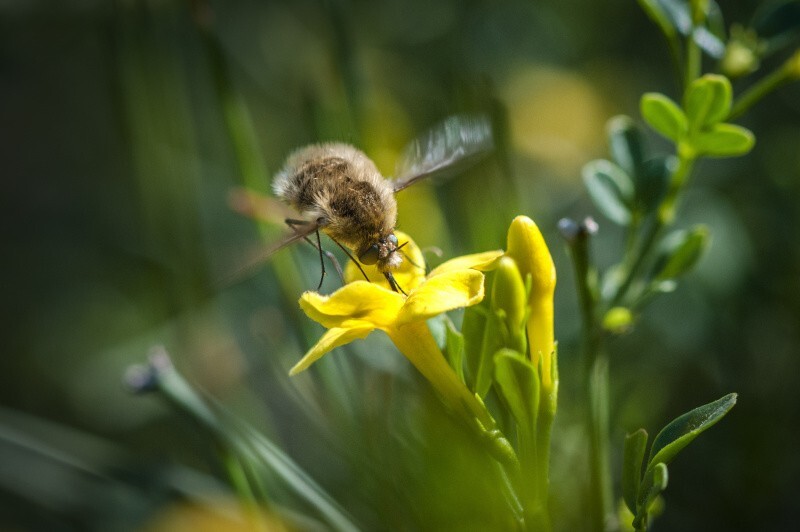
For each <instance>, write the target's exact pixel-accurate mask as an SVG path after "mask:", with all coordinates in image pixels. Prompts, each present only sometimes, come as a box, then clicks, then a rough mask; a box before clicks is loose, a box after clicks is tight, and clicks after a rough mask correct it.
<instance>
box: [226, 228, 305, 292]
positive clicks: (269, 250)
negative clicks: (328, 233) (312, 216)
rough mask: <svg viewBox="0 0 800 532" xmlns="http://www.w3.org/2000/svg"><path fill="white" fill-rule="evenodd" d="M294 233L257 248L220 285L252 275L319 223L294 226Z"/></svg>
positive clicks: (227, 284) (229, 283)
mask: <svg viewBox="0 0 800 532" xmlns="http://www.w3.org/2000/svg"><path fill="white" fill-rule="evenodd" d="M293 229H294V233H292V234H290V235H287V236H285V237H283V239H281V240H279V241H277V242H275V243H274V244H272V245H269V246H267V247H262V248H259V249H257V250H256V251H255V252H254V253H252V254H251V255H250V256H249V257H247V258H245V259H244V260H243V261H242V263H241V265H240V266H239V267H238V268H236V269H235V270H234V271H233V273H231V274H229V275H227V276H225V277H224V278H223V279H222V280H221V281H220V282H219V283H218V285H219V286H229V285H231V284H233V283H235V282H236V281H241V280H242V279H245V278H247V277H249V276H250V275H252V274H253V273H254V272H255V271H256V269H257V268H258V267H259V266H260V265H261V264H263V263H264V262H266V261H267V260H268V259H269V258H270V257H271V256H272V255H273V254H274V253H276V252H278V251H280V250H281V249H283V248H285V247H286V246H288V245H290V244H294V243H295V242H297V241H298V240H302V239H304V238H306V237H307V236H308V235H310V234H312V233H313V232H314V231H316V230H317V229H319V224H317V223H316V222H309V223H308V224H304V225H298V226H293Z"/></svg>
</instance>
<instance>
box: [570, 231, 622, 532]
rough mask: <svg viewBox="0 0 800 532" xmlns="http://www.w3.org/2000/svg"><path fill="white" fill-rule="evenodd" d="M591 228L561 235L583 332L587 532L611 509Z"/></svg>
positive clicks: (600, 526)
mask: <svg viewBox="0 0 800 532" xmlns="http://www.w3.org/2000/svg"><path fill="white" fill-rule="evenodd" d="M562 227H564V226H563V225H562ZM594 229H595V226H594V222H591V224H590V223H589V221H588V220H587V221H585V222H583V223H582V224H581V225H580V226H577V227H575V228H573V231H572V232H571V234H569V235H567V231H564V230H562V232H564V234H565V236H567V238H568V242H569V244H570V257H571V258H572V265H573V269H574V271H575V284H576V285H577V289H578V299H579V303H580V313H581V322H582V329H583V365H584V384H585V390H586V396H587V399H588V404H589V410H588V413H587V416H586V419H585V422H586V433H587V435H588V437H589V471H590V485H589V490H590V494H589V511H590V512H589V515H590V519H591V530H604V529H605V523H606V521H607V519H608V518H609V517H611V516H613V509H614V506H613V500H612V492H611V466H610V456H609V452H608V447H609V445H608V435H609V429H608V359H607V357H606V355H605V354H604V353H603V352H602V349H601V344H602V332H601V331H602V329H601V328H600V325H599V323H598V319H597V293H596V288H595V286H594V275H593V272H592V270H591V268H590V261H589V236H590V234H591V233H592V232H593V231H594Z"/></svg>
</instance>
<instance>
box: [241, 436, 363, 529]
mask: <svg viewBox="0 0 800 532" xmlns="http://www.w3.org/2000/svg"><path fill="white" fill-rule="evenodd" d="M239 425H240V426H239V427H238V428H239V430H240V431H241V433H242V435H243V436H244V438H246V439H247V442H248V444H249V445H250V446H251V447H252V449H253V451H254V452H256V453H257V455H258V457H259V458H260V459H261V460H262V461H263V462H264V463H265V464H267V465H268V466H269V468H270V469H271V470H272V471H273V472H275V473H276V474H277V475H278V476H280V477H281V478H282V479H283V480H284V481H285V482H286V484H287V485H289V486H290V487H292V488H293V489H294V491H295V492H296V493H297V494H298V495H299V496H301V497H302V498H303V499H305V500H306V501H307V502H308V503H309V504H311V505H312V506H313V507H314V508H316V509H317V510H318V511H319V512H320V514H321V515H322V516H324V517H325V519H326V520H327V521H328V523H329V524H330V525H331V527H332V528H333V529H334V530H340V531H345V532H355V531H357V530H359V527H357V526H356V525H355V524H354V523H353V519H352V518H351V517H350V516H348V515H347V512H346V511H345V510H344V509H343V508H342V507H341V506H339V504H338V503H337V502H336V501H335V500H334V499H333V497H331V496H330V495H328V493H327V492H326V491H325V490H324V489H323V488H322V487H321V486H320V485H319V484H317V483H316V482H315V481H314V480H313V479H312V478H311V477H310V476H309V475H308V474H307V473H306V472H305V471H303V469H302V468H300V466H298V465H297V464H296V463H294V461H293V460H292V459H291V458H289V456H287V455H286V454H285V453H284V452H283V451H281V450H280V448H278V446H277V445H275V444H274V443H272V441H270V440H269V439H268V438H267V437H266V436H264V435H263V434H261V433H259V432H257V431H256V430H254V429H253V428H251V427H248V426H246V425H244V424H243V423H242V422H239Z"/></svg>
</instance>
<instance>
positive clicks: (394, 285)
mask: <svg viewBox="0 0 800 532" xmlns="http://www.w3.org/2000/svg"><path fill="white" fill-rule="evenodd" d="M383 276H384V277H386V280H387V281H388V282H389V286H391V287H392V290H394V291H395V292H400V293H401V294H403V295H404V296H408V294H406V292H405V290H403V289H402V288H400V285H399V284H397V279H395V278H394V275H392V272H383Z"/></svg>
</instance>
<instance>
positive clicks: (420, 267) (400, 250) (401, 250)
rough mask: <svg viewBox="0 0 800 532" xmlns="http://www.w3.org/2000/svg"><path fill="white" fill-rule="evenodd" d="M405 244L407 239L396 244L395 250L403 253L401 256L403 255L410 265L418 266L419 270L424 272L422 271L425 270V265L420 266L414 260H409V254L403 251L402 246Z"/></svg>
mask: <svg viewBox="0 0 800 532" xmlns="http://www.w3.org/2000/svg"><path fill="white" fill-rule="evenodd" d="M406 244H408V241H406V242H403V243H402V244H400V245H399V246H397V251H399V252H400V253H401V254H402V255H403V257H405V259H406V260H407V261H408V262H409V264H411V265H412V266H414V267H415V268H419V269H420V270H422V271H423V272H424V271H425V267H424V266H420V265H419V264H417V263H416V262H414V261H413V260H411V257H409V256H408V254H407V253H406V252H405V251H403V247H404V246H405V245H406Z"/></svg>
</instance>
